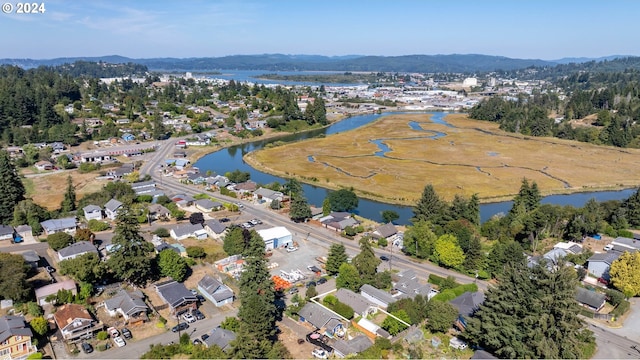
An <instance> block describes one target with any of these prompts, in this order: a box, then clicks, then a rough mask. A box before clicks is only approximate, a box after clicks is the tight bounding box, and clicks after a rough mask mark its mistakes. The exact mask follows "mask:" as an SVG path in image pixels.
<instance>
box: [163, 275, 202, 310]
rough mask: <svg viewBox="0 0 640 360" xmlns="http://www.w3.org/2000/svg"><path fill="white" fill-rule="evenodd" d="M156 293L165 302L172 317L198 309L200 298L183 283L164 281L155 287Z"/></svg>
mask: <svg viewBox="0 0 640 360" xmlns="http://www.w3.org/2000/svg"><path fill="white" fill-rule="evenodd" d="M155 287H156V292H157V293H158V295H160V298H161V299H162V300H163V301H164V302H165V304H166V307H168V308H169V310H170V312H171V314H172V315H179V314H181V313H184V312H186V311H191V310H195V309H197V307H198V306H197V302H198V298H197V297H196V296H195V295H193V294H192V293H191V291H189V290H188V289H187V288H186V287H185V286H184V284H183V283H179V282H177V281H175V280H169V281H163V282H160V283H157V284H156V285H155Z"/></svg>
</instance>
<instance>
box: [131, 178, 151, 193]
mask: <svg viewBox="0 0 640 360" xmlns="http://www.w3.org/2000/svg"><path fill="white" fill-rule="evenodd" d="M131 188H132V189H133V191H135V192H136V195H145V194H149V193H152V192H154V191H156V182H155V181H140V182H135V183H132V184H131Z"/></svg>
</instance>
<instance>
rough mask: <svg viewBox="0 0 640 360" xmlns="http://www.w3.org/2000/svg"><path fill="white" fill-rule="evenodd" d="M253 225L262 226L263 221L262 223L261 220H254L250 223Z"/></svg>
mask: <svg viewBox="0 0 640 360" xmlns="http://www.w3.org/2000/svg"><path fill="white" fill-rule="evenodd" d="M249 222H250V223H251V224H253V225H260V224H262V221H260V219H252V220H250V221H249Z"/></svg>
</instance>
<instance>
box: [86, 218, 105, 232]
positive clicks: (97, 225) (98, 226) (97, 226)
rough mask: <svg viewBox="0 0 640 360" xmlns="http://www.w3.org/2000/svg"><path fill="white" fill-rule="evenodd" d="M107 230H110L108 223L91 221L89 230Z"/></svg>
mask: <svg viewBox="0 0 640 360" xmlns="http://www.w3.org/2000/svg"><path fill="white" fill-rule="evenodd" d="M107 229H109V224H107V223H106V222H104V221H100V220H96V219H91V220H89V230H91V231H92V232H99V231H105V230H107Z"/></svg>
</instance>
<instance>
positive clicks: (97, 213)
mask: <svg viewBox="0 0 640 360" xmlns="http://www.w3.org/2000/svg"><path fill="white" fill-rule="evenodd" d="M82 211H84V218H85V219H87V221H89V220H94V219H95V220H102V208H101V207H100V206H98V205H87V206H85V207H83V208H82Z"/></svg>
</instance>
